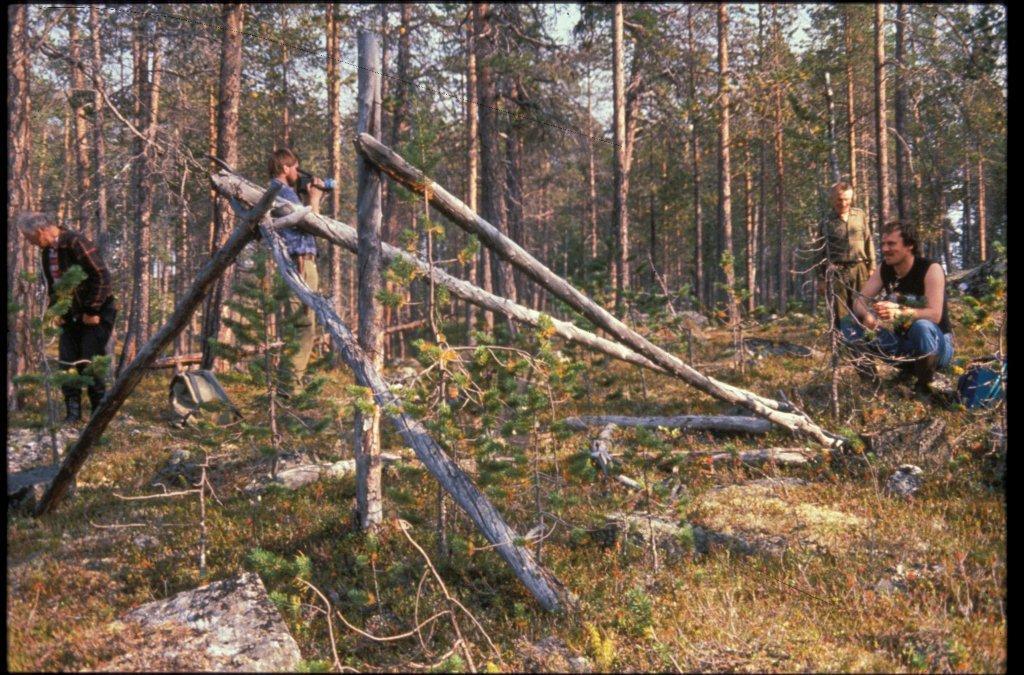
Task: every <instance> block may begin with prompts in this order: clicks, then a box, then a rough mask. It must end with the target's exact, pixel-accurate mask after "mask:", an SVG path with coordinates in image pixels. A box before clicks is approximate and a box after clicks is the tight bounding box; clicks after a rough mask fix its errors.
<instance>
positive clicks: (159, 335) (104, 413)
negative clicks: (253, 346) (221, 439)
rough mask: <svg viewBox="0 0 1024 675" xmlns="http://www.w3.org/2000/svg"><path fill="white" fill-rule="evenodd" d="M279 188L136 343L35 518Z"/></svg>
mask: <svg viewBox="0 0 1024 675" xmlns="http://www.w3.org/2000/svg"><path fill="white" fill-rule="evenodd" d="M279 189H280V188H279V187H278V188H272V189H270V190H268V191H267V192H266V193H265V194H264V195H263V198H262V199H261V200H260V201H259V203H257V204H256V206H254V207H253V208H252V209H251V210H250V211H248V212H247V214H246V215H247V217H246V218H245V219H243V220H242V221H240V222H239V223H238V225H236V226H235V228H234V230H233V231H232V232H231V236H230V237H228V240H227V242H225V244H224V246H222V247H221V248H220V249H218V250H217V252H216V253H214V255H213V257H212V258H211V259H210V261H209V262H208V263H206V265H204V266H203V269H201V270H200V271H199V276H198V277H197V278H196V280H195V281H194V282H193V283H192V286H191V287H190V288H189V289H188V291H186V293H185V295H184V296H183V297H182V298H181V300H180V301H179V302H178V305H177V307H175V308H174V313H173V314H171V317H170V318H169V319H168V320H167V323H165V324H164V325H163V326H162V327H161V328H160V330H159V331H157V332H156V334H155V335H154V336H153V337H152V338H150V339H149V341H148V342H147V343H146V344H145V345H143V346H142V348H141V349H140V350H139V353H138V354H137V355H136V356H135V358H134V359H133V360H132V362H131V363H130V364H129V365H128V366H127V367H126V368H125V369H124V370H123V371H122V372H121V375H120V377H118V378H117V381H116V382H114V385H113V387H111V389H110V391H108V392H107V395H106V396H104V397H103V401H102V402H101V403H100V406H99V408H97V409H96V410H95V411H94V412H93V414H92V417H90V418H89V422H88V423H87V424H86V425H85V428H84V429H82V433H81V434H80V435H79V437H78V440H77V441H75V443H74V444H73V445H72V446H71V447H70V448H69V449H68V453H67V455H66V456H65V457H64V461H63V463H62V464H61V466H60V469H59V470H58V471H57V475H56V476H54V478H53V482H52V483H50V486H49V487H48V488H47V489H46V494H44V495H43V498H42V499H41V500H40V501H39V504H37V505H36V509H35V515H37V516H40V515H43V514H45V513H49V512H50V511H52V510H53V508H54V507H55V506H56V505H57V504H58V503H59V502H60V500H61V499H62V498H63V497H64V495H65V494H66V493H67V490H68V487H70V485H71V483H72V481H74V479H75V476H76V475H77V474H78V470H79V469H81V468H82V465H83V464H84V463H85V460H86V459H88V457H89V453H90V451H91V450H92V446H93V445H95V443H96V441H98V440H99V439H100V436H101V435H102V434H103V432H104V430H105V429H106V428H107V425H109V424H110V422H111V420H113V419H114V415H116V414H117V411H118V410H120V408H121V405H122V404H124V402H125V400H127V398H128V396H129V395H130V394H131V393H132V391H133V390H134V389H135V387H136V385H138V383H139V381H140V380H141V379H142V376H143V375H145V373H146V371H147V366H148V365H149V364H150V363H151V362H152V361H153V360H155V359H156V356H157V354H159V353H160V352H161V351H163V350H164V348H165V347H167V346H168V345H169V344H171V342H173V341H174V338H175V336H177V335H178V333H180V332H181V331H182V329H183V328H184V327H185V324H186V323H188V321H189V319H190V318H191V316H192V313H193V312H194V311H195V310H196V308H197V307H198V306H199V303H201V302H202V301H203V298H204V297H205V296H206V294H207V292H208V291H209V290H210V289H211V286H212V285H213V284H214V283H216V281H217V279H219V278H220V276H221V275H222V274H223V273H224V270H226V269H227V268H228V266H229V265H230V264H231V263H232V262H234V260H235V258H236V257H237V256H238V254H239V253H241V251H242V249H243V248H244V247H245V245H246V244H248V243H249V242H250V241H252V240H253V239H254V238H255V237H256V223H257V222H258V221H259V220H260V219H261V218H262V217H263V216H264V215H265V214H266V213H267V211H269V210H270V207H271V205H272V204H273V203H274V197H276V196H277V192H278V190H279ZM301 213H302V212H301V211H297V212H296V213H295V214H293V215H292V216H288V217H287V218H286V220H291V219H292V218H296V217H298V215H300V214H301Z"/></svg>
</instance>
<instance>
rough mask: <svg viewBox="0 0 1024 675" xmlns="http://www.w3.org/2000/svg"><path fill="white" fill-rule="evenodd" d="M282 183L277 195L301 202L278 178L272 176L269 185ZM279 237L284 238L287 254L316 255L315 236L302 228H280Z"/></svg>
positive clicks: (295, 202) (297, 202)
mask: <svg viewBox="0 0 1024 675" xmlns="http://www.w3.org/2000/svg"><path fill="white" fill-rule="evenodd" d="M278 184H279V185H283V186H284V187H282V188H281V191H280V192H279V193H277V196H278V197H280V198H281V199H287V200H288V201H290V202H292V203H294V204H301V203H302V201H301V200H300V199H299V195H297V194H295V190H293V189H292V188H291V187H290V186H289V185H288V184H287V183H282V182H281V181H279V180H278V179H276V178H274V179H272V180H271V181H270V186H271V187H273V186H274V185H278ZM280 232H281V237H282V238H283V239H284V245H285V247H286V248H287V249H288V254H289V255H301V254H308V255H314V256H315V255H316V237H314V236H313V235H311V234H307V233H305V232H303V231H302V230H299V229H296V228H294V227H286V228H284V229H282V230H280Z"/></svg>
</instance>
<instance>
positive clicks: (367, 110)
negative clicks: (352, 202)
mask: <svg viewBox="0 0 1024 675" xmlns="http://www.w3.org/2000/svg"><path fill="white" fill-rule="evenodd" d="M358 105H359V122H358V133H366V134H370V135H371V136H373V137H374V138H378V139H379V138H380V136H381V133H380V110H381V95H380V47H379V45H378V44H377V37H376V35H374V34H373V33H370V32H368V31H360V32H359V92H358ZM356 161H357V175H358V190H359V192H358V197H357V202H356V210H357V217H358V228H357V229H358V233H359V264H358V267H359V346H360V347H361V348H362V349H363V350H364V351H365V353H366V354H367V355H368V356H369V358H370V362H371V364H372V365H373V368H374V369H375V370H376V371H378V372H380V371H381V370H382V366H383V365H384V363H383V361H384V359H383V347H384V340H383V333H382V331H381V330H380V307H379V306H378V304H377V292H378V290H379V289H380V285H381V250H380V248H381V247H380V229H381V219H382V210H381V173H380V169H378V168H377V167H375V166H373V165H372V164H370V163H369V162H368V161H367V160H366V159H365V158H363V157H362V156H361V155H360V156H358V157H357V158H356ZM355 454H356V511H357V513H358V519H359V527H360V528H362V529H364V530H366V529H373V528H375V527H376V526H377V525H378V524H380V522H381V520H382V519H383V508H382V505H381V480H380V477H381V461H380V408H379V407H378V406H377V405H376V404H374V405H373V410H372V412H368V413H366V412H363V411H357V412H356V416H355Z"/></svg>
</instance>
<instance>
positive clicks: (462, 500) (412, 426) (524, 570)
mask: <svg viewBox="0 0 1024 675" xmlns="http://www.w3.org/2000/svg"><path fill="white" fill-rule="evenodd" d="M360 37H361V39H360V42H362V36H360ZM364 72H365V71H363V70H361V71H360V77H361V78H362V77H363V75H362V74H363V73H364ZM261 231H262V233H263V236H264V241H265V242H266V243H267V244H268V246H270V249H271V252H272V253H273V255H274V260H275V262H276V263H277V265H278V269H279V270H280V271H281V274H282V276H284V279H285V282H286V283H287V284H288V286H289V287H290V288H291V289H292V291H293V292H295V293H296V294H297V295H298V296H299V298H300V299H301V300H302V301H303V302H304V303H305V304H306V305H307V306H309V307H311V308H313V310H314V311H315V312H316V315H317V319H318V321H319V322H320V323H321V324H322V325H323V326H324V328H325V329H326V330H327V332H328V333H329V334H330V335H331V337H332V338H333V339H334V345H335V347H336V348H337V349H338V351H339V352H340V353H341V355H342V358H343V359H344V360H345V363H346V364H348V366H349V367H350V368H351V369H352V371H353V373H354V374H355V377H356V381H357V382H358V383H359V384H360V385H361V386H363V387H368V388H369V389H370V390H371V392H372V393H373V398H374V401H375V403H376V406H378V408H382V409H384V410H386V411H387V415H388V418H389V419H390V420H391V422H392V424H393V425H394V427H395V430H396V431H397V432H398V433H399V435H400V436H401V437H402V440H404V441H405V443H406V444H407V445H408V446H409V447H410V448H412V449H413V451H414V452H415V453H416V456H417V457H418V458H419V459H420V461H421V462H423V465H424V466H425V467H426V468H427V470H428V471H430V473H431V474H432V475H433V476H434V477H435V478H437V480H438V482H439V483H440V484H441V486H442V487H443V488H444V489H445V490H446V491H447V492H448V493H449V494H450V495H451V496H452V498H453V499H454V500H455V503H456V504H458V505H459V506H460V507H461V508H462V509H463V511H465V512H466V515H468V516H469V517H470V519H471V520H472V521H473V523H474V524H475V525H476V526H477V528H478V529H479V530H480V532H481V534H483V535H484V537H485V538H486V539H487V540H488V541H489V542H490V543H491V544H492V545H493V546H494V548H495V550H496V551H497V552H498V554H499V555H500V556H501V557H502V558H504V559H505V561H506V562H507V563H508V564H509V566H510V567H511V568H512V570H513V571H514V572H515V574H516V576H517V577H519V580H520V581H521V582H522V583H523V585H525V586H526V588H527V589H528V590H529V591H530V593H532V594H533V596H534V598H536V599H537V601H538V602H539V603H540V605H541V607H543V608H544V609H546V610H548V611H557V610H559V609H561V608H563V607H564V606H565V605H567V604H570V603H571V602H572V600H571V596H570V595H569V593H568V592H567V591H566V589H565V587H564V586H563V585H562V583H561V582H560V581H558V579H556V578H555V577H554V576H553V575H552V574H551V573H550V572H548V571H547V570H545V569H544V568H543V567H541V566H540V565H539V564H538V563H537V561H536V560H535V559H534V557H533V555H531V553H530V551H529V550H528V549H526V548H525V547H523V546H519V545H517V544H516V543H515V542H516V541H517V540H518V539H519V537H518V536H517V535H516V533H515V531H513V530H512V528H510V527H509V526H508V525H507V524H506V523H505V521H504V519H503V518H502V517H501V514H500V513H498V511H497V509H495V508H494V506H493V505H492V504H491V503H490V501H489V500H488V499H487V497H485V496H484V495H483V493H481V492H480V491H479V490H478V489H477V488H476V486H475V485H473V483H472V481H470V480H469V478H468V477H467V476H466V474H465V473H464V472H463V471H462V469H460V468H459V467H458V465H457V464H456V463H455V462H454V461H453V460H452V459H451V458H450V457H449V456H448V455H447V454H446V453H445V451H444V449H443V448H442V447H441V446H440V445H438V443H437V442H436V441H434V439H433V438H431V437H430V435H429V434H428V433H427V430H426V429H425V428H424V427H423V425H422V424H420V423H419V422H418V421H416V420H415V419H413V418H412V417H410V416H408V415H407V414H405V413H404V412H402V405H401V402H400V401H399V400H398V398H397V397H396V396H395V395H394V394H392V393H391V391H390V389H389V388H388V384H387V382H385V381H384V379H383V378H382V377H381V375H380V371H379V370H378V368H376V367H375V366H374V364H373V363H372V362H371V359H370V358H369V357H368V356H367V355H366V354H365V352H364V350H363V349H362V348H361V347H360V346H359V345H358V344H356V340H355V337H354V336H353V335H352V333H351V331H349V329H348V327H347V326H345V324H344V323H342V321H341V320H340V319H339V318H338V316H337V315H336V314H335V313H334V312H333V311H332V310H331V308H330V305H329V304H328V303H327V302H326V301H325V300H324V299H323V298H321V297H320V296H318V295H315V294H313V293H312V292H311V291H310V290H309V287H308V286H306V285H305V283H304V282H303V281H302V279H301V278H300V277H299V276H298V274H297V273H296V271H295V268H294V266H293V265H292V264H291V261H290V260H288V257H287V255H286V254H285V251H284V245H283V243H282V241H281V239H280V237H279V236H278V235H277V234H276V233H274V232H273V231H272V230H271V229H270V228H266V227H261ZM357 461H358V460H357ZM357 466H358V465H357ZM357 470H358V469H357Z"/></svg>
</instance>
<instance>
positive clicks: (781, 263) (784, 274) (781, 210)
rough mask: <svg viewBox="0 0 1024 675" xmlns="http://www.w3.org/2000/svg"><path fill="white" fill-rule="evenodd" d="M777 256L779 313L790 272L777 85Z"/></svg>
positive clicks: (782, 310)
mask: <svg viewBox="0 0 1024 675" xmlns="http://www.w3.org/2000/svg"><path fill="white" fill-rule="evenodd" d="M774 98H775V130H774V133H773V139H774V145H775V237H776V239H775V244H776V249H775V257H776V262H777V269H776V275H777V279H778V285H777V288H778V291H779V294H778V301H779V304H778V308H779V314H785V313H786V306H787V304H788V302H789V297H788V295H789V272H788V268H787V267H786V248H787V247H786V164H785V159H784V155H783V152H784V146H783V142H782V89H781V87H780V86H779V85H777V84H776V85H775V96H774Z"/></svg>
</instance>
